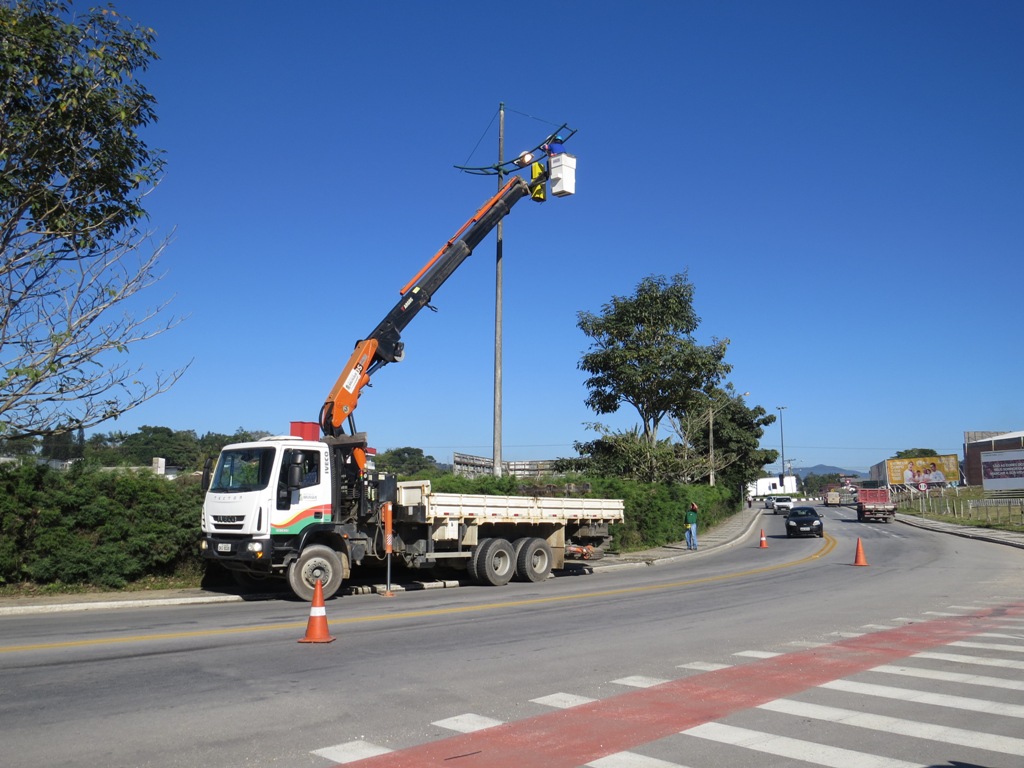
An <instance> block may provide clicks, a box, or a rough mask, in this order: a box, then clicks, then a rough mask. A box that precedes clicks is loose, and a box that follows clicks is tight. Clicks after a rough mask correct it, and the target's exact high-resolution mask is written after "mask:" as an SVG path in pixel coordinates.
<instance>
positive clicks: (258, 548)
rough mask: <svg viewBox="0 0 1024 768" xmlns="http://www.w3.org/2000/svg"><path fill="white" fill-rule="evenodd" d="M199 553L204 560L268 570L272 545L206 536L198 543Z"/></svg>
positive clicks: (271, 555) (266, 542)
mask: <svg viewBox="0 0 1024 768" xmlns="http://www.w3.org/2000/svg"><path fill="white" fill-rule="evenodd" d="M199 552H200V554H201V555H202V556H203V559H204V560H218V561H221V562H235V563H238V562H242V563H246V564H248V565H250V566H253V567H254V569H256V570H267V571H269V570H270V565H271V562H272V560H273V553H274V545H273V543H272V542H271V541H269V540H264V539H260V540H254V539H236V538H230V539H229V538H226V537H218V536H206V537H205V538H203V539H202V540H201V541H200V542H199Z"/></svg>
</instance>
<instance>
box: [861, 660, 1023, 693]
mask: <svg viewBox="0 0 1024 768" xmlns="http://www.w3.org/2000/svg"><path fill="white" fill-rule="evenodd" d="M868 671H869V672H885V673H887V674H890V675H906V676H907V677H917V678H921V679H924V680H941V681H943V682H946V683H963V684H964V685H987V686H989V687H990V688H1009V689H1010V690H1011V691H1024V680H1006V679H1005V678H1002V677H988V676H987V675H968V674H964V673H963V672H942V671H940V670H936V669H921V668H920V667H905V666H903V665H902V664H882V665H881V666H879V667H874V668H873V669H869V670H868Z"/></svg>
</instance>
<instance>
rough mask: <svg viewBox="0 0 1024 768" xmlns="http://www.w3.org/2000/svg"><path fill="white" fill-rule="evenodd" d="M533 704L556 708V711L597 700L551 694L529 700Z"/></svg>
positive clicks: (566, 694)
mask: <svg viewBox="0 0 1024 768" xmlns="http://www.w3.org/2000/svg"><path fill="white" fill-rule="evenodd" d="M530 701H532V702H533V703H534V704H543V705H544V706H546V707H557V708H558V709H569V708H570V707H578V706H579V705H580V704H589V703H590V702H592V701H597V699H591V698H588V697H586V696H577V695H576V694H574V693H552V694H551V695H550V696H541V697H540V698H539V699H530Z"/></svg>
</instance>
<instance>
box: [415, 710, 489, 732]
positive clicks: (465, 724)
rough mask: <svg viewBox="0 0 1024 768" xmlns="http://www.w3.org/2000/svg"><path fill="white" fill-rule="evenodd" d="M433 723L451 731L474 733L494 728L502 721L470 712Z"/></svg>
mask: <svg viewBox="0 0 1024 768" xmlns="http://www.w3.org/2000/svg"><path fill="white" fill-rule="evenodd" d="M431 725H436V726H438V727H440V728H447V729H448V730H451V731H458V732H459V733H473V732H474V731H482V730H484V729H485V728H493V727H494V726H496V725H502V721H501V720H495V719H494V718H493V717H484V716H483V715H474V714H473V713H472V712H469V713H467V714H465V715H456V716H455V717H447V718H445V719H444V720H435V721H434V722H432V723H431Z"/></svg>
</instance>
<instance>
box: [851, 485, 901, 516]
mask: <svg viewBox="0 0 1024 768" xmlns="http://www.w3.org/2000/svg"><path fill="white" fill-rule="evenodd" d="M857 520H858V521H859V522H862V523H863V522H864V521H865V520H883V521H885V522H887V523H891V522H894V521H895V520H896V504H895V502H894V501H893V500H892V498H891V497H890V496H889V489H888V488H861V489H860V490H859V491H858V492H857Z"/></svg>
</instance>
